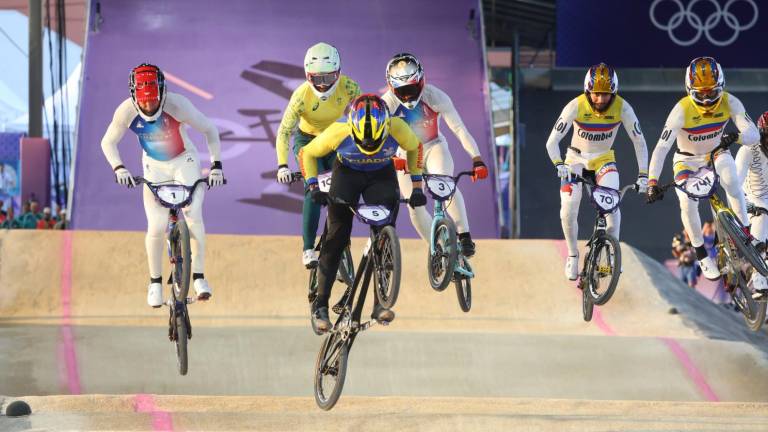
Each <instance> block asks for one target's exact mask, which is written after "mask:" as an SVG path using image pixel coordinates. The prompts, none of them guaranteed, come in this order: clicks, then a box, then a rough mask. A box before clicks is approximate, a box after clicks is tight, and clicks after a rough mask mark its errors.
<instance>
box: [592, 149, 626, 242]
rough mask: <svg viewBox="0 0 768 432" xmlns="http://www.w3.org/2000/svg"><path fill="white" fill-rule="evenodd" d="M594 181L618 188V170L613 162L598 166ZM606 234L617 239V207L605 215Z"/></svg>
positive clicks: (618, 222) (618, 211) (619, 212)
mask: <svg viewBox="0 0 768 432" xmlns="http://www.w3.org/2000/svg"><path fill="white" fill-rule="evenodd" d="M595 181H596V183H597V184H599V185H600V186H605V187H609V188H611V189H618V188H619V187H620V183H619V172H618V171H617V170H616V164H615V163H609V164H606V165H604V166H603V167H602V168H600V169H599V170H598V171H597V173H595ZM605 221H606V225H607V230H608V234H610V235H611V236H613V237H614V238H615V239H616V240H618V239H619V231H620V228H621V210H620V209H619V208H618V207H617V208H616V210H614V211H613V213H611V214H608V215H606V217H605Z"/></svg>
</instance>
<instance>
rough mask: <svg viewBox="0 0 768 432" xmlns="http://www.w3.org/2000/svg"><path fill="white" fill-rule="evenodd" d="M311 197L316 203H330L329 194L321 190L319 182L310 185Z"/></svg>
mask: <svg viewBox="0 0 768 432" xmlns="http://www.w3.org/2000/svg"><path fill="white" fill-rule="evenodd" d="M309 198H310V199H311V200H312V202H313V203H315V204H319V205H326V204H327V203H328V194H327V193H325V192H323V191H321V190H320V188H319V187H318V186H317V183H311V184H310V185H309Z"/></svg>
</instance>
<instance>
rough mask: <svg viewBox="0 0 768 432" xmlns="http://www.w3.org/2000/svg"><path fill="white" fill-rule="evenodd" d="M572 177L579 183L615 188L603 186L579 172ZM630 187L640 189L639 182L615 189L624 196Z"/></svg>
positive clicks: (635, 189)
mask: <svg viewBox="0 0 768 432" xmlns="http://www.w3.org/2000/svg"><path fill="white" fill-rule="evenodd" d="M571 178H573V180H574V181H575V182H577V183H584V184H586V185H588V186H590V187H596V186H598V187H601V188H605V189H613V188H609V187H607V186H601V185H599V184H597V183H595V182H594V181H593V180H592V179H590V178H587V177H582V176H580V175H578V174H572V175H571ZM630 189H633V190H634V191H635V192H637V191H638V187H637V184H635V183H632V184H628V185H626V186H624V187H622V188H619V189H614V190H616V191H618V192H619V194H620V196H621V197H622V198H623V197H624V194H626V193H627V192H628V191H629V190H630Z"/></svg>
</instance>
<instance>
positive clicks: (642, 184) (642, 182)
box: [635, 174, 648, 194]
mask: <svg viewBox="0 0 768 432" xmlns="http://www.w3.org/2000/svg"><path fill="white" fill-rule="evenodd" d="M635 186H637V192H638V193H641V194H643V193H646V192H648V176H647V175H645V174H640V175H639V176H637V181H636V182H635Z"/></svg>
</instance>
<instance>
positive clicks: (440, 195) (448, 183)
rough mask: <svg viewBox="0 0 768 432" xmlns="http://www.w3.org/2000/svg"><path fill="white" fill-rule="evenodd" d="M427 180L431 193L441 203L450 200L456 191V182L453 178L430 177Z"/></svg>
mask: <svg viewBox="0 0 768 432" xmlns="http://www.w3.org/2000/svg"><path fill="white" fill-rule="evenodd" d="M426 180H427V189H428V190H429V193H430V194H431V195H432V197H433V198H435V199H438V200H440V201H445V200H446V199H448V198H450V197H451V196H452V195H453V193H454V192H455V191H456V181H455V180H454V179H453V177H451V176H444V175H430V176H428V177H427V179H426Z"/></svg>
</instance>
